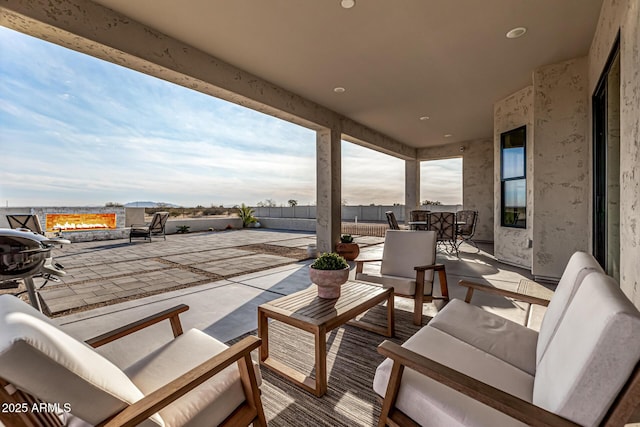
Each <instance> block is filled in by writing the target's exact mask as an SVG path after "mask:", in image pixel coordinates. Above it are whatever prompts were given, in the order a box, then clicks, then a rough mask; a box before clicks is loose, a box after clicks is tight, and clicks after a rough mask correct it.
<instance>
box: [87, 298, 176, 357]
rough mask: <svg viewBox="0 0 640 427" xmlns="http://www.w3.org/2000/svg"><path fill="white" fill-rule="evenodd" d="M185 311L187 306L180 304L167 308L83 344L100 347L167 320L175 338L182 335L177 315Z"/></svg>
mask: <svg viewBox="0 0 640 427" xmlns="http://www.w3.org/2000/svg"><path fill="white" fill-rule="evenodd" d="M187 310H189V306H188V305H185V304H180V305H177V306H175V307H173V308H169V309H167V310H164V311H161V312H159V313H156V314H152V315H151V316H148V317H145V318H144V319H140V320H137V321H135V322H132V323H129V324H128V325H124V326H121V327H119V328H117V329H114V330H112V331H109V332H105V333H104V334H101V335H98V336H97V337H94V338H91V339H88V340H86V341H85V343H87V344H89V345H90V346H91V347H93V348H96V347H100V346H101V345H104V344H108V343H110V342H111V341H115V340H117V339H118V338H122V337H124V336H127V335H129V334H132V333H134V332H136V331H139V330H141V329H144V328H146V327H147V326H151V325H155V324H156V323H158V322H161V321H163V320H166V319H169V321H170V322H171V329H172V330H173V336H174V337H177V336H178V335H181V334H182V324H181V323H180V318H179V317H178V315H179V314H180V313H184V312H185V311H187Z"/></svg>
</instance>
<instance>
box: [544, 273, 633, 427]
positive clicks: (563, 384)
mask: <svg viewBox="0 0 640 427" xmlns="http://www.w3.org/2000/svg"><path fill="white" fill-rule="evenodd" d="M639 360H640V313H639V312H638V309H637V308H636V307H635V306H634V305H633V304H632V303H631V302H630V301H629V299H628V298H627V297H626V296H625V295H624V293H623V292H622V291H621V290H620V287H619V286H618V283H617V282H616V281H615V280H614V279H612V278H611V277H609V276H606V275H605V274H601V273H591V274H589V275H588V276H587V277H586V278H585V279H584V280H583V282H582V285H581V286H580V287H579V288H578V290H577V292H576V294H575V296H574V298H573V301H571V303H570V304H569V306H568V308H567V310H566V313H565V314H564V317H563V319H562V321H561V322H560V324H559V325H558V328H557V331H556V333H555V336H554V337H553V339H552V340H551V341H550V343H549V346H548V348H547V351H546V352H545V354H544V356H543V357H542V360H541V361H540V363H539V365H538V368H537V370H536V375H535V381H534V388H533V403H534V404H535V405H538V406H540V407H542V408H544V409H547V410H549V411H551V412H554V413H556V414H558V415H561V416H563V417H565V418H568V419H570V420H572V421H574V422H576V423H578V424H580V425H584V426H595V425H598V423H599V422H600V421H601V420H602V418H603V417H604V415H605V413H606V411H607V409H608V408H609V407H610V406H611V404H612V403H613V400H614V398H615V397H616V396H617V394H618V393H619V392H620V390H621V389H622V387H623V385H624V384H625V382H626V381H627V379H628V378H629V376H630V375H631V373H632V371H633V369H634V367H635V366H636V363H638V361H639Z"/></svg>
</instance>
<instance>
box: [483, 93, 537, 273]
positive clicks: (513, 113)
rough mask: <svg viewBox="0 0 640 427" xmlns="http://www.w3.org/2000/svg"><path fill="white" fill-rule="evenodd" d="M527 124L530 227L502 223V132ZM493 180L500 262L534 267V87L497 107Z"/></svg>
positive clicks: (495, 108) (495, 110) (495, 230)
mask: <svg viewBox="0 0 640 427" xmlns="http://www.w3.org/2000/svg"><path fill="white" fill-rule="evenodd" d="M523 125H526V126H527V145H526V147H525V150H526V156H527V160H526V161H527V170H526V174H527V228H525V229H522V228H511V227H502V226H501V225H500V205H501V191H500V134H501V133H503V132H506V131H509V130H512V129H515V128H518V127H520V126H523ZM493 132H494V134H493V147H494V149H493V155H494V158H493V162H494V168H493V182H494V187H493V189H494V204H493V209H494V238H495V239H494V240H495V244H494V255H495V257H496V259H498V260H499V261H503V262H507V263H509V264H514V265H518V266H521V267H525V268H530V267H531V247H530V240H531V239H532V237H533V233H532V228H533V220H532V219H533V180H532V177H533V156H532V153H533V151H534V147H535V144H534V140H533V136H534V134H533V86H527V87H525V88H524V89H521V90H519V91H518V92H516V93H514V94H513V95H510V96H508V97H506V98H504V99H503V100H501V101H498V102H496V103H495V105H494V109H493Z"/></svg>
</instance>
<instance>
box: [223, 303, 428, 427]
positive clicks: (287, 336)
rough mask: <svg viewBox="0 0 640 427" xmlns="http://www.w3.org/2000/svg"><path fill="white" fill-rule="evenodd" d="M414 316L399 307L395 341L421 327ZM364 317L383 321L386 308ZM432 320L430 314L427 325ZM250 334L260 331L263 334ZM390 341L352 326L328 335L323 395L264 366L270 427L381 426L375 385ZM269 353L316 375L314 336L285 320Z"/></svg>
mask: <svg viewBox="0 0 640 427" xmlns="http://www.w3.org/2000/svg"><path fill="white" fill-rule="evenodd" d="M411 316H412V313H411V312H410V311H405V310H402V309H398V307H397V305H396V324H395V330H396V336H395V338H391V341H394V342H396V343H399V344H402V343H403V342H405V341H406V340H407V339H408V338H409V337H410V336H411V335H413V334H414V333H415V332H417V331H418V329H419V327H418V326H415V325H414V324H413V323H412V321H411ZM360 319H362V320H366V321H368V322H371V323H377V324H383V323H384V321H385V319H386V308H385V307H384V306H377V307H374V308H373V309H371V310H369V312H367V313H365V314H364V315H363V316H362V317H360ZM429 320H430V318H429V317H426V316H424V317H423V325H424V324H426V323H427V322H428V321H429ZM247 335H257V332H256V331H254V332H251V333H249V334H247ZM241 338H242V337H239V338H237V339H235V340H233V341H232V342H230V343H228V344H232V343H233V342H237V341H238V340H240V339H241ZM385 339H387V338H385V337H384V336H382V335H378V334H375V333H372V332H368V331H365V330H362V329H359V328H356V327H354V326H350V325H344V326H342V327H339V328H337V329H334V330H333V331H331V332H330V333H329V334H327V352H328V354H327V372H328V391H327V393H326V394H325V395H324V396H323V397H320V398H317V397H314V396H313V395H311V394H310V393H307V392H306V391H304V390H302V389H301V388H299V387H297V386H295V385H293V384H292V383H290V382H288V381H287V380H285V379H284V378H283V377H281V376H279V375H277V374H275V373H273V372H271V371H270V370H268V369H266V368H262V369H261V371H262V380H263V382H262V387H261V390H262V404H263V406H264V410H265V415H266V417H267V422H268V424H269V426H272V427H276V426H374V425H376V424H377V422H378V417H379V415H380V403H379V401H378V399H377V395H376V394H375V393H374V391H373V388H372V384H373V377H374V375H375V370H376V368H377V367H378V365H379V364H380V363H381V362H382V361H383V360H384V358H383V357H382V356H381V355H380V354H378V352H377V350H376V349H377V347H378V345H380V344H381V343H382V342H383V341H384V340H385ZM269 352H270V355H271V356H273V357H275V358H277V359H278V360H280V361H281V362H284V363H285V364H287V365H289V366H292V367H295V368H296V369H298V370H299V371H301V372H304V373H306V374H307V375H309V374H313V376H315V372H314V368H313V365H314V359H313V354H314V347H313V335H311V334H309V333H307V332H304V331H302V330H300V329H297V328H293V327H290V326H289V325H286V324H283V323H281V322H277V321H274V322H271V323H270V324H269ZM254 357H255V355H254Z"/></svg>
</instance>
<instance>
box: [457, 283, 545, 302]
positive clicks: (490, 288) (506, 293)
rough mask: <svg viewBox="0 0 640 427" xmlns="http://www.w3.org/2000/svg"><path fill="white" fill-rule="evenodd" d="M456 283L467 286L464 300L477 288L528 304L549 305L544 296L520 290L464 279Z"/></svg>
mask: <svg viewBox="0 0 640 427" xmlns="http://www.w3.org/2000/svg"><path fill="white" fill-rule="evenodd" d="M458 285H460V286H465V287H467V288H469V289H468V290H467V296H466V298H465V299H464V300H465V302H470V301H471V297H472V296H473V291H474V290H475V289H477V290H479V291H483V292H486V293H489V294H494V295H500V296H504V297H509V298H513V299H516V300H519V301H524V302H528V303H530V304H538V305H542V306H544V307H546V306H548V305H549V301H550V300H548V299H546V298H539V297H534V296H532V295H527V294H523V293H520V292H515V291H508V290H506V289H500V288H496V287H494V286H490V285H485V284H482V283H475V282H468V281H466V280H460V281H459V282H458Z"/></svg>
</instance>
